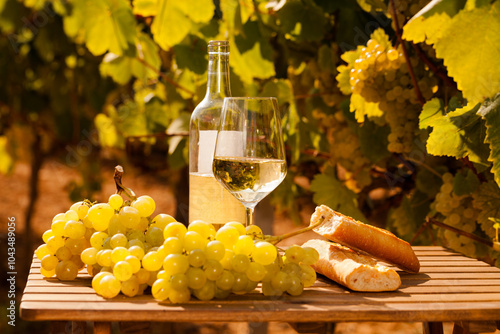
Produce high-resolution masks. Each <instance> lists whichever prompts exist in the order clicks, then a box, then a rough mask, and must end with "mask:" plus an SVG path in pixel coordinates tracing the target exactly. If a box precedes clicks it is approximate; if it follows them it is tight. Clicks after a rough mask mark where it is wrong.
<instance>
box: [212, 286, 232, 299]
mask: <svg viewBox="0 0 500 334" xmlns="http://www.w3.org/2000/svg"><path fill="white" fill-rule="evenodd" d="M230 294H231V290H223V289H219V288H218V287H217V284H215V298H217V299H226V298H227V297H228V296H229V295H230Z"/></svg>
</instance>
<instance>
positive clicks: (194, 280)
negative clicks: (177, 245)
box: [186, 268, 207, 289]
mask: <svg viewBox="0 0 500 334" xmlns="http://www.w3.org/2000/svg"><path fill="white" fill-rule="evenodd" d="M186 277H187V281H188V287H189V288H190V289H201V288H202V287H203V286H204V285H205V283H206V281H207V277H206V276H205V273H204V272H203V270H202V269H201V268H189V269H188V270H187V271H186Z"/></svg>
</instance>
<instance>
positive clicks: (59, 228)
mask: <svg viewBox="0 0 500 334" xmlns="http://www.w3.org/2000/svg"><path fill="white" fill-rule="evenodd" d="M65 225H66V221H65V220H56V221H54V222H52V225H51V226H50V229H51V230H52V233H53V235H54V236H59V237H63V236H64V226H65Z"/></svg>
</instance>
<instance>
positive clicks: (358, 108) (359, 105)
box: [350, 94, 384, 123]
mask: <svg viewBox="0 0 500 334" xmlns="http://www.w3.org/2000/svg"><path fill="white" fill-rule="evenodd" d="M350 110H351V112H354V115H355V117H356V120H357V121H358V123H363V122H364V121H365V116H366V117H368V119H376V118H381V117H383V116H384V112H383V111H382V110H380V108H379V107H378V103H377V102H366V100H365V99H364V98H363V97H362V96H361V95H359V94H352V95H351V105H350Z"/></svg>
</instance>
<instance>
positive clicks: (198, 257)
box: [188, 249, 207, 268]
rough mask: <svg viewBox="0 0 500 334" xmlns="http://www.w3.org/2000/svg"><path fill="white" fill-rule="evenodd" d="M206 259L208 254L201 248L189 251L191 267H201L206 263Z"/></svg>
mask: <svg viewBox="0 0 500 334" xmlns="http://www.w3.org/2000/svg"><path fill="white" fill-rule="evenodd" d="M206 261H207V256H206V254H205V252H204V251H202V250H201V249H193V250H192V251H191V252H189V255H188V262H189V265H190V266H191V267H195V268H198V267H201V266H203V265H204V264H205V262H206Z"/></svg>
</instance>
